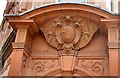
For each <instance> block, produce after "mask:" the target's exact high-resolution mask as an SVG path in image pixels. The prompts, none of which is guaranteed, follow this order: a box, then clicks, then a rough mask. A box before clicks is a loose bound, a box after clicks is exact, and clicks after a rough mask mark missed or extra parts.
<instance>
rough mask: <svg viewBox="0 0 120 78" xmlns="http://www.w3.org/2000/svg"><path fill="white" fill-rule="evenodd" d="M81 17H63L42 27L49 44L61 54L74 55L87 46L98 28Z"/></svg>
mask: <svg viewBox="0 0 120 78" xmlns="http://www.w3.org/2000/svg"><path fill="white" fill-rule="evenodd" d="M87 22H89V20H87V19H84V18H81V17H79V16H61V17H57V18H54V19H52V20H51V21H50V22H48V23H46V24H43V25H42V26H40V29H41V30H42V31H43V33H44V35H45V38H46V40H47V41H48V43H49V44H50V45H51V46H53V47H55V48H57V50H58V52H59V54H62V55H64V54H65V55H66V54H67V55H71V54H72V55H73V54H76V53H77V52H78V51H79V50H80V49H81V48H83V47H84V46H86V45H87V44H88V43H89V42H90V40H91V38H92V37H93V35H94V33H95V32H96V31H97V29H98V27H97V26H96V25H95V24H93V23H87Z"/></svg>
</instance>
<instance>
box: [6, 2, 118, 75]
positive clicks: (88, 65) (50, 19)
mask: <svg viewBox="0 0 120 78" xmlns="http://www.w3.org/2000/svg"><path fill="white" fill-rule="evenodd" d="M59 6H60V4H59V5H53V6H48V7H44V8H39V9H37V10H34V11H31V12H29V13H26V14H24V15H22V16H18V17H14V16H8V17H7V19H8V20H9V23H10V24H11V25H12V26H13V28H14V30H16V31H17V35H16V39H15V42H14V43H13V52H12V55H11V65H10V70H9V76H109V75H111V76H118V75H119V72H118V68H119V67H118V64H119V56H118V55H119V52H118V51H119V45H117V44H119V41H120V40H119V39H118V37H119V35H118V34H119V32H118V31H119V29H118V25H117V24H118V20H117V17H116V16H114V15H112V14H109V13H107V12H105V11H102V10H100V9H98V8H93V7H90V6H85V5H74V4H61V6H62V7H61V9H60V7H59ZM78 7H80V8H78ZM91 8H93V9H91ZM94 9H95V10H96V11H95V10H94ZM61 12H62V14H61ZM41 16H42V17H41ZM16 18H17V19H16ZM113 19H114V20H113ZM112 45H114V46H112Z"/></svg>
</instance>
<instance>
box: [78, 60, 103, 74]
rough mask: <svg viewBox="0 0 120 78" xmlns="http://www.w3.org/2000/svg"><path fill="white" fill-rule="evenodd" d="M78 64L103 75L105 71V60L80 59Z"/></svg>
mask: <svg viewBox="0 0 120 78" xmlns="http://www.w3.org/2000/svg"><path fill="white" fill-rule="evenodd" d="M78 66H79V67H83V68H85V69H87V70H88V71H91V72H94V73H96V74H98V75H103V73H104V66H103V60H79V62H78Z"/></svg>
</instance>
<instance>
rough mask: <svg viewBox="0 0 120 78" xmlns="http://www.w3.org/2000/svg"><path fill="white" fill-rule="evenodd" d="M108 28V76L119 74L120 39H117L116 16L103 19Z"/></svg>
mask: <svg viewBox="0 0 120 78" xmlns="http://www.w3.org/2000/svg"><path fill="white" fill-rule="evenodd" d="M102 21H104V22H105V23H106V26H107V28H108V53H109V70H110V72H109V73H110V76H119V63H120V53H119V51H120V40H119V31H120V29H119V26H118V24H119V22H118V18H116V19H115V18H112V19H104V20H102Z"/></svg>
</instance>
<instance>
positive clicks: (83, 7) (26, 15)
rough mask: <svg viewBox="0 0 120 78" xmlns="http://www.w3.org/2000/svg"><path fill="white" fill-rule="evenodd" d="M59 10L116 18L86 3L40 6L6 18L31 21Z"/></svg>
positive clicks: (110, 13)
mask: <svg viewBox="0 0 120 78" xmlns="http://www.w3.org/2000/svg"><path fill="white" fill-rule="evenodd" d="M59 10H73V11H75V10H78V11H86V12H90V13H94V14H96V15H99V16H102V17H105V18H111V17H114V15H113V13H112V12H110V11H108V10H105V9H103V8H100V7H97V6H94V5H92V4H84V3H52V4H47V5H43V6H38V7H36V8H32V9H30V10H28V11H25V12H23V13H21V14H18V15H16V14H5V15H4V16H6V17H18V18H22V19H30V18H33V17H35V16H37V15H40V14H44V13H48V12H54V11H59Z"/></svg>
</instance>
